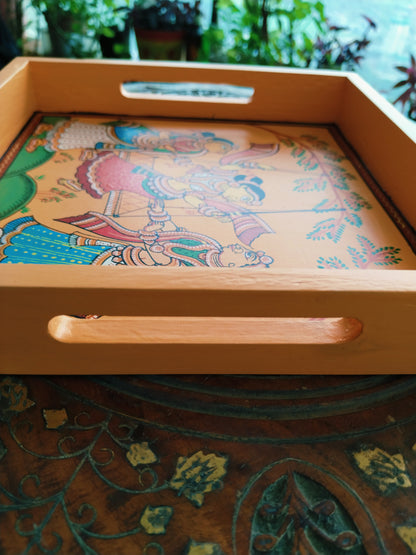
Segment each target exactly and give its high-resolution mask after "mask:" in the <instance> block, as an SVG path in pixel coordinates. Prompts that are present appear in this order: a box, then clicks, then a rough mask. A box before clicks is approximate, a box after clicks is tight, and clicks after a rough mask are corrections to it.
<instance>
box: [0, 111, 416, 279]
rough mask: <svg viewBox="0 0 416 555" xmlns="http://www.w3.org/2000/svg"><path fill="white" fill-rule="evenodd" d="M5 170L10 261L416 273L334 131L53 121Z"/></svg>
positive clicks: (20, 147)
mask: <svg viewBox="0 0 416 555" xmlns="http://www.w3.org/2000/svg"><path fill="white" fill-rule="evenodd" d="M0 170H1V175H2V178H1V179H0V234H1V237H0V263H36V264H92V265H135V266H210V267H259V268H260V267H279V268H351V269H355V268H363V269H365V268H403V269H405V268H412V269H414V268H416V256H415V255H414V254H413V252H412V250H411V249H410V247H409V245H408V243H407V242H406V240H405V239H404V238H403V236H402V235H401V233H400V232H399V230H398V229H397V227H396V226H395V225H394V223H393V221H392V220H391V219H390V217H389V216H388V215H387V214H386V212H385V211H384V209H383V208H382V207H381V205H380V204H379V203H378V201H377V199H376V198H375V196H374V195H373V193H372V192H371V190H370V189H369V188H368V186H367V185H366V183H365V182H364V181H363V179H362V178H361V177H360V175H359V173H358V172H357V170H356V168H355V167H354V165H353V164H352V162H351V160H350V159H349V158H348V157H347V156H346V155H345V153H344V152H343V150H342V149H341V147H340V146H339V143H338V142H337V141H336V140H335V138H334V135H333V134H332V133H331V130H330V129H329V128H325V127H317V126H298V125H280V124H279V125H277V124H273V125H272V124H265V125H258V124H256V125H253V124H247V125H246V124H230V123H226V124H225V123H210V122H204V123H201V122H184V121H171V120H168V121H167V120H164V121H162V120H154V119H143V120H139V121H127V120H117V118H113V119H111V118H106V119H105V118H97V117H96V116H67V117H64V116H48V115H43V116H37V117H36V119H35V120H34V121H33V122H32V124H31V125H29V127H28V130H26V133H25V134H23V135H22V137H20V139H18V140H17V141H16V144H15V145H13V146H12V148H11V149H10V151H9V153H8V154H7V155H6V157H5V159H4V160H3V162H2V166H0Z"/></svg>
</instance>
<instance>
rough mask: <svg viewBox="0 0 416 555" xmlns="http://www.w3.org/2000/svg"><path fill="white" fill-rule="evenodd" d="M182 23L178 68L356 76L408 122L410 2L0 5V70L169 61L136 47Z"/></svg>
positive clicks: (21, 0) (36, 0) (62, 1)
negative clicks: (58, 61)
mask: <svg viewBox="0 0 416 555" xmlns="http://www.w3.org/2000/svg"><path fill="white" fill-rule="evenodd" d="M179 8H180V10H179V11H178V9H179ZM363 10H365V14H366V15H365V16H363V14H362V11H363ZM184 19H185V22H184ZM180 21H182V25H181V26H182V30H183V29H185V35H186V36H187V38H186V40H185V41H184V39H183V37H182V39H181V41H182V45H181V46H180V47H179V48H178V49H177V55H178V57H179V58H180V59H182V60H195V59H197V60H199V61H203V62H207V63H209V62H220V63H221V62H227V63H239V64H242V63H244V64H266V65H273V66H282V67H300V68H324V69H346V70H354V71H357V72H358V73H359V74H360V75H362V76H363V77H364V79H366V80H367V81H368V82H369V83H370V84H371V85H373V87H375V88H376V89H377V90H378V91H379V92H381V93H382V94H383V95H384V96H386V97H387V98H388V99H389V100H390V101H391V102H393V103H394V104H395V105H396V106H397V107H399V108H400V107H401V108H402V111H403V112H404V113H405V114H406V115H407V116H409V117H412V118H415V90H414V89H415V86H416V85H415V83H414V73H415V70H414V63H413V59H414V58H411V64H410V65H409V66H407V65H406V64H407V63H408V62H407V60H408V59H409V53H410V52H411V51H413V46H414V35H415V32H416V1H415V0H395V2H394V3H392V2H391V0H366V2H365V3H363V1H362V0H349V2H348V3H344V2H339V0H187V1H185V0H180V1H175V0H0V67H1V66H2V65H4V64H5V63H7V62H8V61H9V60H10V59H12V58H13V57H14V56H16V55H18V54H19V53H20V52H22V53H23V54H25V55H53V56H68V57H122V58H129V57H131V58H133V59H138V58H139V57H141V58H144V57H147V56H149V57H150V59H163V58H164V59H166V58H173V56H172V49H171V47H170V46H169V47H166V43H165V45H164V46H165V48H161V49H160V48H159V53H157V52H156V51H151V52H149V51H147V47H146V48H145V47H144V46H143V42H142V45H141V48H140V50H141V51H140V52H139V48H138V42H140V40H142V39H143V35H144V34H146V32H149V31H152V32H154V30H155V27H156V28H157V30H158V31H166V30H168V28H170V31H172V30H173V27H176V31H178V28H179V24H178V23H179V22H180ZM133 25H134V26H135V27H136V28H137V29H140V32H139V31H136V34H137V36H138V41H136V37H135V34H134V32H133ZM139 35H141V36H142V38H141V39H140V37H139ZM183 36H184V35H183ZM159 38H160V37H159ZM152 40H153V39H152ZM164 40H165V39H164ZM159 42H160V41H159ZM161 42H162V43H163V41H161ZM184 44H185V46H184ZM162 46H163V45H162ZM396 67H399V68H401V69H399V70H400V71H401V73H402V74H403V73H404V75H403V78H402V79H401V80H400V81H399V83H400V84H399V83H396V82H397V81H398V76H397V70H396V69H395V68H396ZM412 79H413V81H412ZM394 86H395V88H394ZM396 88H397V89H398V90H400V96H398V97H397V92H396Z"/></svg>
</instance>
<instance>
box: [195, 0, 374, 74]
mask: <svg viewBox="0 0 416 555" xmlns="http://www.w3.org/2000/svg"><path fill="white" fill-rule="evenodd" d="M213 19H214V21H213V23H212V25H211V26H210V28H209V29H208V31H207V32H206V33H205V35H204V37H203V42H202V49H201V59H202V60H204V61H210V62H228V63H245V64H265V65H278V66H286V67H300V68H306V67H310V68H327V69H328V68H329V69H349V70H351V69H354V67H355V66H357V65H359V63H360V61H361V60H362V58H363V56H364V54H365V52H364V51H365V49H366V48H367V47H368V45H369V44H370V39H369V35H370V32H371V31H372V30H374V29H376V24H375V23H374V22H373V21H372V20H371V19H370V18H368V17H364V21H365V26H364V28H363V30H362V31H361V36H360V37H359V38H353V39H349V38H344V37H343V32H344V31H346V30H348V28H347V27H341V26H336V25H332V24H331V23H330V22H329V19H328V17H327V14H326V11H325V7H324V4H323V2H321V1H319V0H313V1H307V0H285V1H282V0H244V1H242V2H241V1H238V0H237V1H234V0H218V1H217V2H216V3H215V16H214V18H213Z"/></svg>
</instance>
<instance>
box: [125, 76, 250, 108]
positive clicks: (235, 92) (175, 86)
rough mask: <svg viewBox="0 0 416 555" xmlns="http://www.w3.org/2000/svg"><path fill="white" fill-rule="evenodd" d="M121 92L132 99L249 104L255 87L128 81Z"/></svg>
mask: <svg viewBox="0 0 416 555" xmlns="http://www.w3.org/2000/svg"><path fill="white" fill-rule="evenodd" d="M120 90H121V94H122V95H123V96H124V97H125V98H131V99H135V100H136V99H140V100H145V99H157V100H178V101H186V102H207V101H208V102H217V103H225V104H227V103H230V104H249V103H250V102H251V101H252V100H253V95H254V89H253V88H252V87H243V86H239V85H230V84H226V83H197V82H181V83H178V82H175V83H172V82H157V81H127V82H124V83H122V84H121V86H120Z"/></svg>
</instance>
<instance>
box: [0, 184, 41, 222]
mask: <svg viewBox="0 0 416 555" xmlns="http://www.w3.org/2000/svg"><path fill="white" fill-rule="evenodd" d="M35 193H36V183H35V182H34V181H33V179H32V178H31V177H29V176H28V175H26V174H20V175H13V176H11V177H5V178H3V179H2V180H1V181H0V219H3V218H7V217H8V216H11V215H12V214H14V213H15V212H17V211H18V210H21V209H22V208H24V207H25V206H26V204H27V203H28V202H29V201H30V200H31V199H32V198H33V196H34V194H35Z"/></svg>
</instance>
